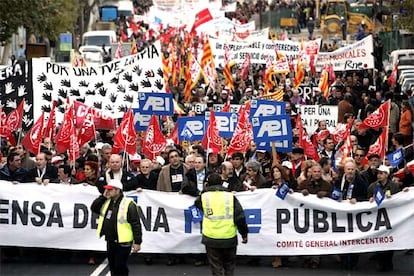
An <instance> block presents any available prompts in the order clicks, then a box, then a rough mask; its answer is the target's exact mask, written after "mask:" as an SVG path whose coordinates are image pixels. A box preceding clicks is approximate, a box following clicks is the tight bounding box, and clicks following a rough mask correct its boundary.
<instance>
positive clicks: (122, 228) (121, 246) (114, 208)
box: [91, 179, 142, 275]
mask: <svg viewBox="0 0 414 276" xmlns="http://www.w3.org/2000/svg"><path fill="white" fill-rule="evenodd" d="M104 188H105V192H104V193H103V195H100V196H99V197H98V198H96V199H95V200H94V201H93V203H92V205H91V210H92V212H94V213H96V214H99V220H98V228H97V234H98V236H99V237H102V236H105V240H106V243H107V257H108V262H109V269H110V271H111V274H112V275H128V272H129V271H128V266H127V263H128V257H129V255H130V253H131V248H132V252H134V253H136V252H138V251H140V249H141V243H142V230H141V223H140V219H139V216H138V208H137V205H136V203H135V202H134V201H133V200H132V199H131V198H127V197H124V195H123V193H122V190H123V184H122V182H121V181H120V180H118V179H111V180H110V181H109V182H108V184H107V185H105V186H104Z"/></svg>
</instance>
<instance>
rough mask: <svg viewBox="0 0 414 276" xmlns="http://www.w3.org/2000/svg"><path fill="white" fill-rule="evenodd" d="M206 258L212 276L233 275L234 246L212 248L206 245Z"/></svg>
mask: <svg viewBox="0 0 414 276" xmlns="http://www.w3.org/2000/svg"><path fill="white" fill-rule="evenodd" d="M206 251H207V259H208V263H209V266H210V270H211V273H212V275H213V276H223V275H226V276H230V275H234V267H235V264H236V247H231V248H212V247H208V246H206Z"/></svg>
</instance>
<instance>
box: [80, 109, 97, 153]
mask: <svg viewBox="0 0 414 276" xmlns="http://www.w3.org/2000/svg"><path fill="white" fill-rule="evenodd" d="M93 138H95V124H94V122H93V113H92V108H89V109H88V111H87V112H86V115H85V118H84V120H83V124H82V126H81V127H80V129H79V133H78V144H79V146H83V145H84V144H86V143H87V142H89V141H91V140H92V139H93Z"/></svg>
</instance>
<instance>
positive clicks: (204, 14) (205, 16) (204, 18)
mask: <svg viewBox="0 0 414 276" xmlns="http://www.w3.org/2000/svg"><path fill="white" fill-rule="evenodd" d="M210 20H213V16H212V15H211V13H210V10H209V9H208V8H205V9H204V10H201V11H199V12H198V13H197V14H196V17H195V21H194V24H193V27H192V28H191V33H193V32H195V30H196V29H197V28H198V26H200V25H202V24H204V23H206V22H208V21H210Z"/></svg>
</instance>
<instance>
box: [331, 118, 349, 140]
mask: <svg viewBox="0 0 414 276" xmlns="http://www.w3.org/2000/svg"><path fill="white" fill-rule="evenodd" d="M346 128H347V125H346V124H343V123H338V124H337V125H336V127H335V129H334V131H332V133H331V137H332V140H333V141H334V143H335V144H339V143H340V142H341V141H343V139H344V137H345V133H346Z"/></svg>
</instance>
